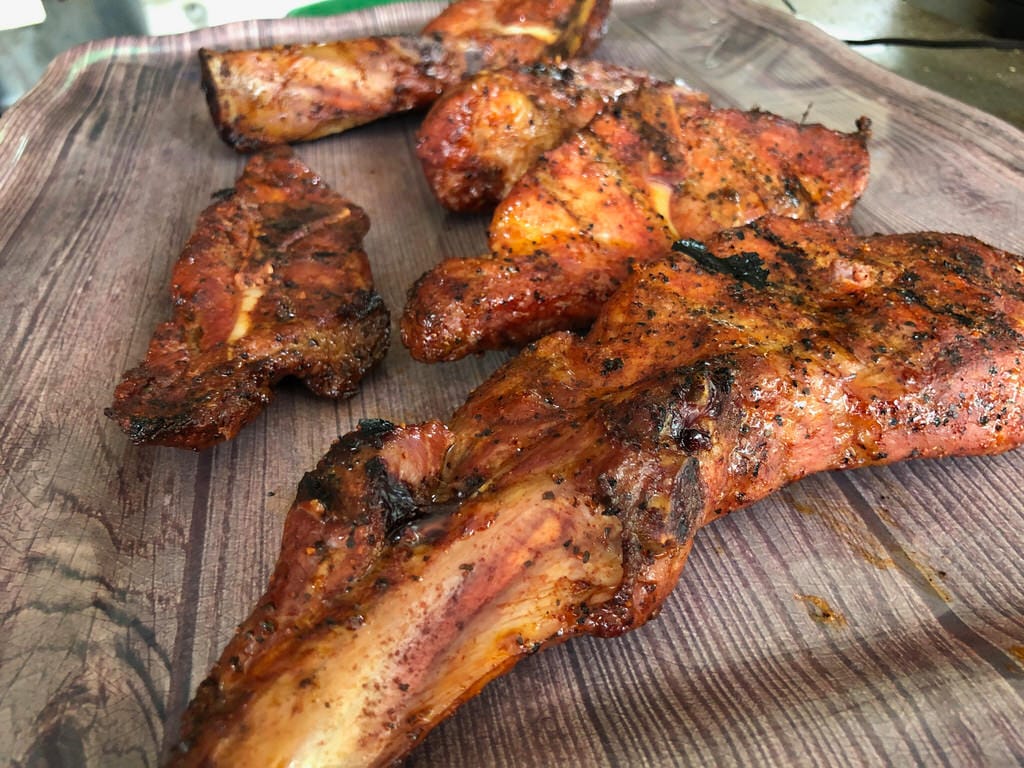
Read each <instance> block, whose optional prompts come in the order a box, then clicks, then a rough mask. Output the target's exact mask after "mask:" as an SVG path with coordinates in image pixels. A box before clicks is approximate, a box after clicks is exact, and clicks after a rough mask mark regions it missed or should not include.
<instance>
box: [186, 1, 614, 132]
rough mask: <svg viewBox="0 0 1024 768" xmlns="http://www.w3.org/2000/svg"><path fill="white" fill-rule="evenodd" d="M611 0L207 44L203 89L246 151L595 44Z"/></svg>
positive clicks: (515, 4)
mask: <svg viewBox="0 0 1024 768" xmlns="http://www.w3.org/2000/svg"><path fill="white" fill-rule="evenodd" d="M610 4H611V0H555V1H554V2H541V1H540V0H511V1H508V0H506V1H505V2H502V1H501V0H458V2H454V3H452V4H451V5H449V6H448V7H447V8H445V10H444V11H442V12H441V14H440V15H439V16H438V17H437V18H435V19H434V20H433V21H431V22H430V23H429V24H427V26H426V27H424V29H423V30H422V32H421V33H420V34H419V35H393V36H376V37H366V38H359V39H355V40H343V41H339V42H333V43H310V44H304V45H303V44H299V45H281V46H275V47H273V48H260V49H254V50H241V51H223V52H218V51H211V50H208V49H202V50H200V52H199V59H200V63H201V67H202V81H203V89H204V90H205V91H206V100H207V103H208V104H209V107H210V114H211V115H212V117H213V122H214V124H215V125H216V126H217V129H218V131H219V132H220V135H221V137H222V138H223V139H224V141H226V142H227V143H228V144H230V145H231V146H233V147H234V148H235V149H238V150H240V151H252V150H254V149H259V148H260V147H265V146H269V145H272V144H284V143H290V142H296V141H308V140H310V139H316V138H320V137H322V136H328V135H330V134H334V133H341V132H342V131H346V130H348V129H349V128H353V127H355V126H357V125H363V124H364V123H368V122H371V121H372V120H377V119H378V118H381V117H386V116H387V115H391V114H395V113H396V112H402V111H407V110H410V109H417V108H422V107H426V106H429V105H430V104H431V103H432V102H433V101H434V100H435V99H436V98H437V97H438V96H440V95H441V93H442V92H443V91H444V89H445V88H448V87H449V86H451V85H454V84H455V83H457V82H459V81H460V80H461V79H462V78H463V77H464V76H466V75H470V74H473V73H475V72H478V71H480V70H481V69H484V68H487V67H502V66H511V65H514V64H529V63H533V62H536V61H547V60H561V59H567V58H570V57H572V56H576V55H583V54H585V53H588V52H590V51H592V50H593V49H594V48H595V47H597V44H598V43H599V42H600V40H601V38H602V37H603V36H604V30H605V21H606V18H607V15H608V9H609V6H610Z"/></svg>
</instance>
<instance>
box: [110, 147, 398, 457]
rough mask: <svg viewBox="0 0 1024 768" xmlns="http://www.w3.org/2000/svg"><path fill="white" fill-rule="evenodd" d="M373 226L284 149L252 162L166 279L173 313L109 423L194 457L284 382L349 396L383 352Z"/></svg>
mask: <svg viewBox="0 0 1024 768" xmlns="http://www.w3.org/2000/svg"><path fill="white" fill-rule="evenodd" d="M369 226H370V225H369V219H367V217H366V214H365V213H364V212H363V210H362V209H361V208H359V207H358V206H356V205H354V204H352V203H351V202H349V201H348V200H346V199H345V198H343V197H341V196H340V195H338V194H336V193H335V192H333V191H331V190H330V189H329V188H328V187H327V185H326V184H324V183H323V182H322V181H321V180H320V178H319V177H318V176H317V175H316V174H314V173H313V172H312V171H311V170H310V169H309V168H307V167H306V166H305V165H303V164H302V163H301V162H299V161H298V160H296V159H295V158H293V157H292V154H291V151H290V150H289V149H287V148H280V149H277V150H274V151H270V152H267V153H264V154H260V155H255V156H254V157H253V158H252V159H250V160H249V162H248V163H247V164H246V167H245V172H244V173H243V175H242V176H241V178H239V180H238V182H237V183H236V184H235V188H234V190H227V192H226V194H225V195H223V196H222V198H221V199H220V201H219V202H216V203H214V204H213V205H211V206H210V207H209V208H207V209H206V210H205V211H203V213H202V214H201V215H200V217H199V222H198V223H197V225H196V230H195V232H194V233H193V235H192V237H191V238H190V239H189V241H188V243H187V244H186V246H185V250H184V252H183V253H182V254H181V257H180V258H179V259H178V263H177V264H176V265H175V267H174V273H173V275H172V277H171V283H172V285H171V299H172V302H173V306H174V313H173V316H172V318H171V320H170V321H169V322H166V323H163V324H162V325H160V326H159V327H158V328H157V329H156V332H155V333H154V335H153V340H152V341H151V342H150V345H149V350H148V352H147V353H146V359H145V361H144V362H143V363H142V364H141V365H139V366H138V367H137V368H133V369H132V370H130V371H128V372H127V373H126V374H125V375H124V380H123V381H122V382H121V383H120V384H119V385H118V387H117V390H116V391H115V392H114V405H113V407H111V408H109V409H107V415H108V416H110V417H111V418H113V419H114V420H116V421H117V423H118V424H120V425H121V428H122V429H123V430H124V431H125V432H126V433H127V434H128V436H129V437H130V438H131V439H132V441H133V442H135V443H155V444H159V445H173V446H177V447H180V448H193V449H199V448H205V447H207V446H209V445H212V444H213V443H216V442H218V441H221V440H227V439H228V438H231V437H234V436H235V434H237V432H238V430H240V429H241V428H242V427H243V426H245V424H247V423H248V422H250V421H251V420H252V419H254V418H255V417H256V416H257V415H258V414H259V412H260V411H261V410H262V409H263V407H264V406H265V405H266V404H267V402H268V401H269V400H270V396H271V387H272V386H273V385H274V384H276V383H277V382H278V381H279V380H280V379H282V378H283V377H285V376H289V375H291V376H297V377H299V378H301V379H303V380H304V381H305V382H306V384H307V386H308V387H309V388H310V389H311V390H313V391H314V392H316V393H317V394H318V395H324V396H327V397H345V396H347V395H351V394H352V393H353V392H354V391H355V389H356V386H357V385H358V383H359V380H360V379H361V378H362V376H363V374H364V373H365V372H366V371H367V369H368V368H369V367H370V366H371V365H373V364H374V363H375V362H376V361H377V360H379V359H380V358H381V357H382V356H383V355H384V352H385V351H386V350H387V344H388V334H389V315H388V311H387V309H386V308H385V307H384V304H383V302H382V301H381V299H380V297H379V296H378V295H377V294H376V293H375V292H374V290H373V277H372V275H371V274H370V265H369V262H368V261H367V258H366V254H365V253H364V252H363V249H362V240H363V237H364V236H365V235H366V232H367V230H368V229H369Z"/></svg>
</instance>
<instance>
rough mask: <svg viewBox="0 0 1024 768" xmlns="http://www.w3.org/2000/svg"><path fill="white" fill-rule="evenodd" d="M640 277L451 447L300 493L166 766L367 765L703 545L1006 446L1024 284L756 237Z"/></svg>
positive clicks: (540, 346) (861, 250) (838, 245)
mask: <svg viewBox="0 0 1024 768" xmlns="http://www.w3.org/2000/svg"><path fill="white" fill-rule="evenodd" d="M678 251H679V252H678V253H677V254H675V256H674V258H672V259H670V260H667V261H662V262H660V263H658V264H654V265H650V266H646V267H643V268H640V269H638V271H637V273H636V274H634V275H633V276H632V277H631V278H630V279H629V280H628V281H627V283H626V284H625V285H624V286H623V288H622V289H621V290H620V291H618V292H617V293H616V294H615V295H614V296H613V297H612V298H611V300H610V301H609V302H608V303H607V304H606V305H605V306H604V308H603V309H602V311H601V314H600V316H599V317H598V319H597V321H596V323H595V324H594V327H593V328H592V329H591V331H590V333H589V335H588V336H586V337H585V338H579V337H577V336H575V335H573V334H570V333H558V334H553V335H551V336H548V337H546V338H544V339H543V340H541V341H539V342H537V343H536V344H535V345H532V346H530V347H529V348H527V349H526V350H525V351H524V352H523V353H522V354H521V355H520V356H519V357H517V358H516V359H513V360H512V361H510V362H509V363H507V364H506V365H505V366H504V367H503V368H501V369H500V370H499V371H498V372H497V373H495V375H494V376H492V378H491V379H490V380H489V381H487V382H486V383H485V384H483V385H482V386H481V387H480V388H479V389H478V390H477V391H476V392H475V393H473V394H472V395H471V396H470V398H469V400H468V401H467V402H466V404H465V405H464V406H462V408H460V409H459V410H458V411H457V412H456V414H455V415H454V418H453V419H452V421H451V423H450V425H449V426H448V427H445V426H444V425H442V424H440V423H437V422H432V423H428V424H423V425H420V426H415V427H394V426H392V425H390V424H387V423H386V422H366V423H363V424H362V425H361V426H360V429H359V431H357V432H355V433H354V434H352V435H349V436H348V437H346V438H344V439H342V440H341V441H340V442H339V443H338V444H337V445H335V446H334V448H332V449H331V452H330V453H329V454H328V456H327V457H326V458H325V459H324V460H323V461H322V462H321V464H320V466H319V467H318V468H317V469H316V471H314V472H312V473H310V474H309V475H307V476H306V477H305V479H304V480H303V481H302V483H301V484H300V486H299V494H298V499H297V500H296V502H295V505H294V506H293V508H292V510H291V512H290V513H289V516H288V519H287V521H286V524H285V531H284V539H283V542H284V543H283V545H282V551H281V556H280V560H279V562H278V565H277V569H276V571H275V573H274V576H273V578H272V580H271V584H270V587H269V590H268V592H267V594H266V596H265V597H264V599H263V600H261V601H260V603H259V605H258V606H257V608H256V609H255V611H254V612H253V614H252V616H251V617H250V618H249V619H248V620H247V621H246V622H245V623H244V624H243V625H242V627H241V629H240V630H239V633H238V635H237V636H236V637H235V639H234V640H233V641H232V642H231V644H230V645H229V646H228V648H227V650H226V651H225V652H224V655H223V656H222V658H221V660H220V661H219V662H218V664H217V665H216V666H215V667H214V669H213V671H212V673H211V675H210V677H209V679H208V680H207V681H206V682H205V683H204V684H203V685H202V686H201V687H200V690H199V694H198V696H197V698H196V700H195V701H194V702H193V703H192V705H191V707H190V708H189V710H188V713H187V715H186V720H185V741H184V742H183V751H182V752H181V753H179V754H178V755H177V756H176V757H177V759H176V761H174V762H175V764H177V765H249V764H252V763H254V762H255V763H261V764H280V765H285V764H289V765H290V764H313V763H316V764H325V765H344V766H356V765H359V766H365V765H385V764H388V763H389V762H390V761H392V760H394V759H396V758H398V757H399V756H401V755H402V754H404V753H405V752H406V751H408V750H409V749H410V748H411V747H412V746H413V745H414V744H415V743H416V742H417V741H419V740H420V739H421V738H422V737H423V735H424V734H425V733H426V732H427V731H428V730H429V729H430V728H432V727H433V726H434V725H436V724H437V723H438V722H439V721H440V720H441V719H442V718H444V717H446V716H447V715H448V714H450V713H451V712H452V711H453V710H454V709H455V708H456V707H457V706H458V705H459V704H460V703H461V702H462V701H464V700H466V699H467V698H468V697H471V696H473V695H474V694H475V693H476V692H477V691H479V690H480V688H481V687H482V686H483V685H484V684H485V683H486V682H487V681H488V680H490V679H492V678H493V677H495V676H496V675H499V674H502V673H503V672H505V671H507V670H508V669H509V668H510V667H512V666H513V665H514V664H515V662H516V661H518V660H519V659H521V658H523V657H524V656H525V655H527V654H529V653H532V652H534V651H536V650H538V649H540V648H543V647H546V646H549V645H552V644H554V643H558V642H561V641H563V640H565V639H567V638H569V637H571V636H573V635H578V634H584V633H591V634H596V635H602V636H611V635H617V634H620V633H622V632H625V631H627V630H629V629H632V628H634V627H637V626H639V625H640V624H642V623H644V622H645V621H646V620H647V619H649V618H650V617H651V616H652V615H653V614H654V613H655V612H656V610H657V609H658V607H659V606H660V605H661V603H662V601H663V600H664V598H665V596H666V595H667V594H668V593H669V592H670V590H671V589H672V588H673V586H674V584H675V583H676V580H677V577H678V576H679V573H680V571H681V569H682V567H683V564H684V562H685V560H686V556H687V554H688V552H689V550H690V546H691V542H692V539H693V536H694V533H695V532H696V531H697V530H698V529H699V528H700V527H701V526H703V525H705V524H707V523H708V522H709V521H711V520H713V519H715V518H717V517H719V516H721V515H724V514H725V513H727V512H730V511H731V510H734V509H737V508H739V507H742V506H744V505H746V504H748V503H750V502H753V501H755V500H757V499H760V498H762V497H764V496H765V495H766V494H769V493H771V492H772V491H775V490H777V489H778V488H780V487H782V486H783V485H785V484H786V483H789V482H792V481H794V480H797V479H799V478H801V477H803V476H805V475H807V474H809V473H811V472H816V471H821V470H826V469H838V468H851V467H858V466H863V465H867V464H878V463H886V462H893V461H897V460H899V459H904V458H907V457H913V456H921V457H936V456H947V455H953V454H985V453H996V452H999V451H1004V450H1007V449H1009V448H1013V447H1015V446H1017V445H1020V444H1021V442H1022V441H1024V389H1022V384H1024V380H1022V370H1021V360H1022V358H1024V284H1022V278H1021V273H1022V272H1024V259H1022V258H1021V257H1018V256H1013V255H1011V254H1008V253H1002V252H1000V251H998V250H995V249H993V248H990V247H988V246H986V245H984V244H982V243H980V242H978V241H977V240H973V239H971V238H967V237H961V236H956V235H940V234H917V235H894V236H876V237H871V238H859V237H856V236H854V235H852V234H850V233H849V232H848V231H847V230H845V229H842V228H839V227H836V226H833V225H828V224H821V223H806V222H800V221H792V220H789V219H784V218H777V219H766V220H762V221H759V222H756V223H754V224H753V225H751V226H748V227H745V228H742V229H736V230H729V231H726V232H724V233H722V234H720V235H718V236H716V237H714V238H712V239H711V240H710V241H709V242H708V243H707V244H706V246H705V245H704V244H702V243H700V242H697V241H692V240H691V241H681V242H680V243H679V245H678Z"/></svg>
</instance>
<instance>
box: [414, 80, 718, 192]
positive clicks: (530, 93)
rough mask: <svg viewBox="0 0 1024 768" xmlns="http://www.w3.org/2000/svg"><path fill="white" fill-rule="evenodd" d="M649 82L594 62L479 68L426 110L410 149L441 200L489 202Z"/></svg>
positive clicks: (700, 96) (696, 96)
mask: <svg viewBox="0 0 1024 768" xmlns="http://www.w3.org/2000/svg"><path fill="white" fill-rule="evenodd" d="M654 82H657V80H656V79H655V78H652V77H651V76H650V75H648V74H646V73H644V72H639V71H637V70H632V69H626V68H624V67H616V66H613V65H610V64H604V63H602V62H599V61H578V62H571V63H562V64H538V65H534V66H530V67H515V68H509V69H500V70H488V71H485V72H481V73H480V74H478V75H475V76H473V77H471V78H469V79H467V80H466V81H464V82H462V83H459V84H458V85H456V86H454V87H452V88H449V89H448V90H447V91H445V93H444V95H443V96H442V97H441V98H440V99H438V100H437V102H436V103H435V104H434V106H432V107H431V108H430V111H429V112H427V115H426V117H424V118H423V123H422V125H421V126H420V130H419V133H418V137H417V143H416V154H417V156H418V157H419V160H420V164H421V165H422V167H423V172H424V175H425V176H426V178H427V183H428V184H430V187H431V189H432V190H433V192H434V194H435V196H436V197H437V199H438V201H439V202H440V203H441V204H442V205H443V206H445V207H446V208H448V209H450V210H453V211H480V210H484V209H487V208H493V207H494V206H495V205H497V204H498V202H499V201H500V200H501V199H502V198H503V197H505V195H507V194H508V193H509V191H510V190H511V188H512V185H513V184H514V183H515V182H516V181H518V179H519V178H520V177H521V176H522V175H523V174H525V173H526V172H527V170H528V169H529V168H530V166H532V165H533V163H534V162H535V161H536V160H537V159H538V158H539V157H540V156H541V155H542V154H543V153H544V152H547V151H548V150H550V149H554V148H555V147H557V146H558V145H559V144H561V143H562V142H563V141H565V140H566V139H567V138H568V137H569V136H570V134H572V133H573V132H574V131H577V130H579V129H581V128H583V127H584V126H585V125H586V124H587V123H589V122H590V121H591V119H593V117H594V115H596V114H597V113H598V112H600V111H601V110H603V109H605V108H607V107H608V106H609V105H610V104H612V103H613V102H614V101H615V100H616V99H618V98H619V97H620V96H622V95H624V94H626V93H630V92H632V91H634V90H636V89H637V88H639V87H640V86H641V85H644V84H649V83H654ZM694 97H695V98H696V99H700V100H702V101H706V100H707V97H706V96H702V95H700V94H694Z"/></svg>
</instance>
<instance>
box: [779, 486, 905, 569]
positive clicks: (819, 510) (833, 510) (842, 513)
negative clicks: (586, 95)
mask: <svg viewBox="0 0 1024 768" xmlns="http://www.w3.org/2000/svg"><path fill="white" fill-rule="evenodd" d="M782 493H783V495H784V496H785V497H786V501H787V502H788V503H789V505H790V506H791V507H793V509H795V510H796V511H797V512H799V513H800V514H802V515H816V516H817V517H818V518H819V519H820V520H821V521H822V522H823V523H824V524H825V525H826V526H828V528H829V529H830V530H831V531H832V532H833V533H835V534H836V535H837V536H838V537H839V538H840V539H841V540H842V541H843V542H844V543H845V544H846V545H847V546H848V547H849V548H850V549H851V550H852V551H853V552H854V554H856V555H857V556H858V557H859V558H861V559H862V560H864V561H865V562H867V563H870V564H871V565H873V566H874V567H875V568H878V569H879V570H882V571H884V570H887V569H889V568H895V567H896V563H895V561H894V560H893V559H892V556H891V555H890V554H889V553H888V552H887V551H886V550H885V548H884V547H883V546H882V543H881V542H880V541H878V539H877V538H876V537H875V536H874V535H873V534H872V533H871V531H870V530H869V529H868V526H867V523H865V522H864V520H863V519H861V517H860V516H859V515H857V513H856V512H854V511H853V510H850V509H843V508H841V507H832V506H828V507H826V506H821V507H815V506H811V505H809V504H806V503H804V502H801V501H798V500H797V498H796V496H795V495H794V493H793V492H792V491H789V490H786V491H783V492H782Z"/></svg>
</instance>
